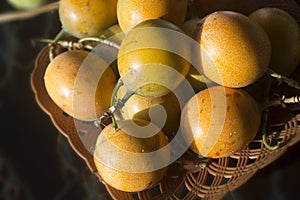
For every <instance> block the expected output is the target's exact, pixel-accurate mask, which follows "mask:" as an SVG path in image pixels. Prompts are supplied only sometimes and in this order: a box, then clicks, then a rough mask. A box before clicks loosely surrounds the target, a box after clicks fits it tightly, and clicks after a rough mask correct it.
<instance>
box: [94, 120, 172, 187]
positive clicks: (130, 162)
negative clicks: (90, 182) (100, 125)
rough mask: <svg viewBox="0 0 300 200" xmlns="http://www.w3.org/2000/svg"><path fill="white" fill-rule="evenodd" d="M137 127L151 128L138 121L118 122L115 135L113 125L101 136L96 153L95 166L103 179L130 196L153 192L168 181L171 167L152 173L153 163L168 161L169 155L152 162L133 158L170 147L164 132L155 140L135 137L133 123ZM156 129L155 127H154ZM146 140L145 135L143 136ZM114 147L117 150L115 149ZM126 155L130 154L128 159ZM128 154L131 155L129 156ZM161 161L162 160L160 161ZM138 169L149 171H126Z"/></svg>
mask: <svg viewBox="0 0 300 200" xmlns="http://www.w3.org/2000/svg"><path fill="white" fill-rule="evenodd" d="M132 122H134V123H136V124H137V125H138V126H146V125H149V122H147V121H144V120H138V119H135V120H134V121H131V120H124V121H118V125H119V128H118V129H117V130H116V131H115V130H114V129H113V127H112V124H109V125H108V126H106V127H105V128H104V129H103V130H102V132H101V133H100V135H99V136H98V139H97V143H96V150H95V153H94V162H95V165H96V168H97V170H98V173H99V175H100V177H101V178H102V179H103V180H104V181H105V182H106V183H107V184H109V185H110V186H112V187H114V188H116V189H118V190H121V191H126V192H139V191H142V190H145V189H149V188H151V187H153V186H155V185H156V184H158V183H159V182H160V181H161V180H162V178H163V177H164V175H165V173H166V170H167V167H164V168H161V169H157V170H154V171H148V170H149V169H148V168H149V166H150V168H151V167H152V165H153V164H155V163H153V162H157V161H158V160H168V159H169V151H167V153H166V154H161V155H158V156H159V157H156V158H154V160H153V158H150V157H142V158H139V157H138V156H136V155H134V154H131V153H135V154H143V153H145V154H146V153H150V152H153V151H156V150H159V149H160V148H162V147H164V146H165V145H167V143H168V140H167V137H166V136H165V135H164V133H163V132H161V131H159V132H157V133H156V134H154V135H152V136H151V137H146V138H140V137H134V136H132V135H131V134H136V133H133V131H134V128H132V127H131V125H130V123H132ZM152 126H153V124H152ZM141 136H142V135H141ZM111 145H114V146H115V147H116V148H111ZM122 152H126V154H125V155H128V156H124V155H123V154H122ZM127 153H128V154H127ZM157 159H158V160H157ZM137 165H138V167H140V168H143V169H145V172H139V173H135V172H130V171H125V170H123V168H124V167H127V168H126V170H130V169H131V168H133V169H134V168H135V167H136V166H137Z"/></svg>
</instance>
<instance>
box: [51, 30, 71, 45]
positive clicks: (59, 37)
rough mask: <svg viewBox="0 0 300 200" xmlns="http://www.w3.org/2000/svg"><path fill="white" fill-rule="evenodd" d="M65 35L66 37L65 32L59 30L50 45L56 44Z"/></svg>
mask: <svg viewBox="0 0 300 200" xmlns="http://www.w3.org/2000/svg"><path fill="white" fill-rule="evenodd" d="M65 35H67V32H66V31H65V30H64V29H61V30H60V31H59V33H58V34H57V35H56V36H55V38H54V39H53V40H52V42H51V43H52V44H54V43H57V42H58V41H59V40H60V39H61V38H63V37H64V36H65Z"/></svg>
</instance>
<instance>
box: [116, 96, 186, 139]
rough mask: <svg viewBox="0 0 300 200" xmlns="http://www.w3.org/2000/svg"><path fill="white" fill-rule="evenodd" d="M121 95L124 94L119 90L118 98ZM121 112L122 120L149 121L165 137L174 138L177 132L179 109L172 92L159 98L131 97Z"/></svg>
mask: <svg viewBox="0 0 300 200" xmlns="http://www.w3.org/2000/svg"><path fill="white" fill-rule="evenodd" d="M122 93H125V92H124V91H122V90H120V91H119V95H118V96H120V97H122V96H124V94H122ZM150 110H151V111H150ZM121 112H122V116H123V117H124V119H143V120H146V121H151V122H152V123H154V124H155V125H157V126H158V127H159V128H161V129H162V131H163V132H164V133H165V134H166V135H167V136H170V137H171V136H174V135H175V134H176V133H177V131H178V127H179V123H180V113H181V109H180V104H179V102H178V99H177V97H176V95H175V94H174V93H173V92H170V93H169V94H166V95H164V96H161V97H143V96H140V95H133V96H131V97H130V98H129V99H128V101H127V102H126V103H125V104H124V107H123V108H122V110H121ZM149 112H150V113H149ZM164 120H165V121H164Z"/></svg>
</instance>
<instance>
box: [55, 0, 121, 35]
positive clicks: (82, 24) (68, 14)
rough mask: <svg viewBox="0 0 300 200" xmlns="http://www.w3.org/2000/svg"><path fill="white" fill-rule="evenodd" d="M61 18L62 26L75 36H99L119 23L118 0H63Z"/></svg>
mask: <svg viewBox="0 0 300 200" xmlns="http://www.w3.org/2000/svg"><path fill="white" fill-rule="evenodd" d="M59 18H60V21H61V23H62V28H63V29H64V30H65V31H66V32H68V33H69V34H71V35H73V36H75V37H78V38H83V37H89V36H99V33H100V32H101V31H102V30H104V29H106V28H108V27H110V26H111V25H113V24H116V23H117V0H61V1H60V4H59Z"/></svg>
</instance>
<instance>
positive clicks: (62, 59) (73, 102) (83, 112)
mask: <svg viewBox="0 0 300 200" xmlns="http://www.w3.org/2000/svg"><path fill="white" fill-rule="evenodd" d="M44 81H45V87H46V90H47V92H48V94H49V96H50V97H51V99H52V100H53V101H54V102H55V103H56V104H57V105H58V106H59V107H60V108H61V109H62V110H63V111H64V112H66V113H67V114H69V115H70V116H72V117H74V118H77V119H80V120H94V119H96V117H99V116H101V115H102V114H103V113H104V112H105V111H106V110H107V109H108V108H109V106H110V99H111V95H112V91H113V88H114V86H115V84H116V77H115V75H114V73H113V71H112V69H110V68H109V67H107V64H106V63H105V62H104V61H103V60H102V59H101V58H100V57H98V56H96V55H94V54H92V53H89V52H88V51H84V50H74V51H66V52H64V53H61V54H59V55H58V56H56V57H55V58H54V59H53V60H52V61H51V62H50V63H49V65H48V67H47V69H46V72H45V75H44Z"/></svg>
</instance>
